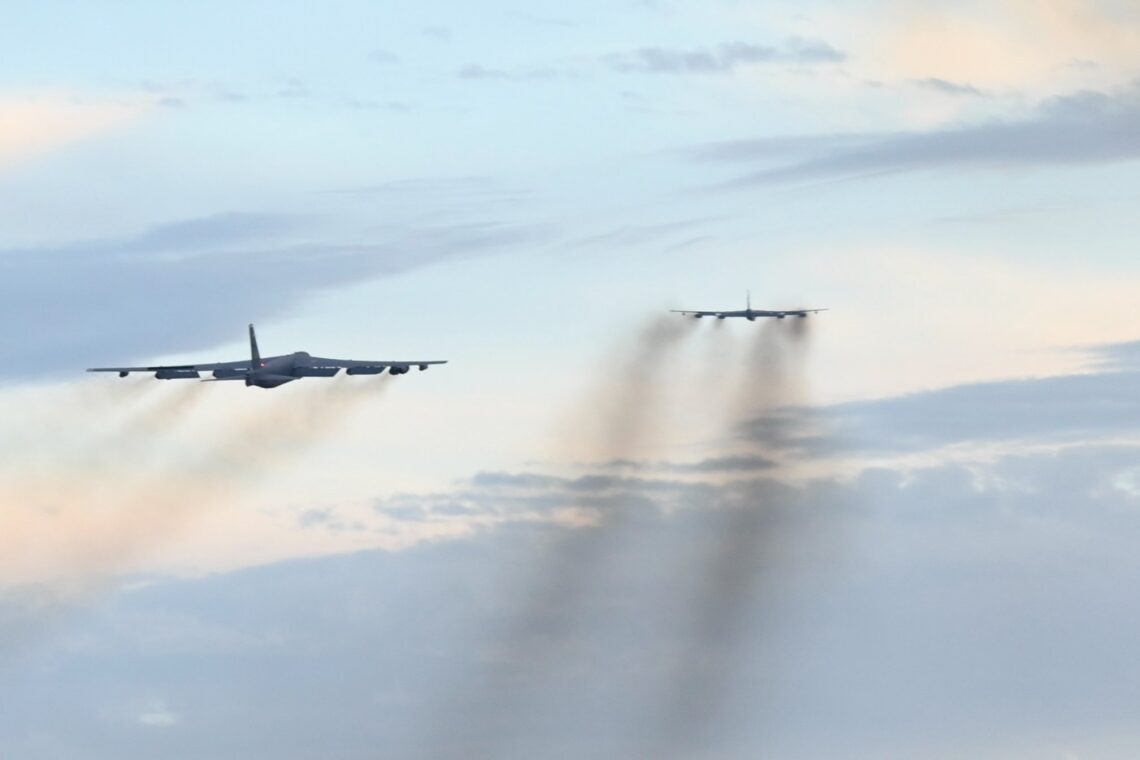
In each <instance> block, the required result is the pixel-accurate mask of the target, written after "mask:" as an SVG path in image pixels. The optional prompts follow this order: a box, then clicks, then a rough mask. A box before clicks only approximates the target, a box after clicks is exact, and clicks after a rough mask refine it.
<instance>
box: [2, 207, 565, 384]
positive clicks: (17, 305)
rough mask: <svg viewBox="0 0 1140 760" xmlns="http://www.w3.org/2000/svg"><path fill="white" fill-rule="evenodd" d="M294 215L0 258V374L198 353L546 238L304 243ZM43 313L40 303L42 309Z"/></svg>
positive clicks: (217, 220)
mask: <svg viewBox="0 0 1140 760" xmlns="http://www.w3.org/2000/svg"><path fill="white" fill-rule="evenodd" d="M302 230H305V231H308V232H309V233H310V234H320V233H319V232H315V231H314V230H313V228H312V225H309V227H306V220H305V219H304V218H303V217H295V216H274V215H256V214H220V215H216V216H213V217H207V218H202V219H194V220H188V221H184V222H177V223H174V224H168V225H160V226H158V227H155V228H152V229H150V230H148V231H145V232H143V233H141V234H139V235H137V236H135V237H132V238H126V239H119V240H96V241H88V242H78V243H68V244H62V245H56V246H52V247H43V248H29V249H6V250H0V323H3V324H7V325H17V324H18V325H23V326H24V327H23V329H21V330H8V331H6V332H5V333H3V334H2V335H0V353H3V355H4V356H5V357H6V361H5V362H4V367H3V369H0V373H2V375H0V376H2V377H6V378H7V379H25V378H33V377H40V376H44V375H50V374H53V373H57V372H68V373H74V372H75V371H77V370H78V369H82V368H83V367H86V366H93V365H95V364H107V363H118V362H127V361H130V360H133V359H137V358H139V357H144V356H149V355H155V354H157V353H160V352H161V353H168V352H177V351H181V350H187V349H201V348H203V347H208V346H209V345H211V344H214V343H217V342H222V341H225V340H228V339H230V338H233V336H234V335H235V333H234V330H235V325H242V324H244V323H245V322H248V321H254V320H258V319H264V318H267V317H273V316H278V315H281V314H284V313H286V312H287V310H288V309H289V308H292V307H293V305H295V304H296V303H297V302H298V301H299V300H301V299H303V298H305V297H306V296H309V295H312V294H315V293H318V292H320V291H323V290H327V289H329V288H335V287H338V286H341V285H345V284H349V283H353V282H359V281H360V280H361V279H367V278H374V277H384V276H390V275H395V274H399V273H401V272H406V271H409V270H411V269H414V268H417V267H422V266H428V265H431V264H436V263H440V262H443V261H447V260H450V259H458V258H465V257H470V256H476V255H483V254H488V253H492V252H495V251H501V250H505V249H509V248H511V247H513V246H517V245H521V244H536V243H540V242H542V241H544V240H548V239H549V237H550V235H551V233H550V230H549V229H547V228H544V227H540V226H535V225H530V226H527V225H512V224H505V223H499V222H495V221H486V222H468V223H455V224H445V225H438V226H419V227H410V226H409V227H404V226H394V225H393V226H386V227H379V228H375V229H372V230H369V231H368V232H367V236H368V238H370V240H369V241H368V242H362V243H361V242H353V243H341V242H335V241H330V242H298V241H299V240H300V241H303V240H304V236H303V234H302ZM45 304H48V305H49V306H46V307H45Z"/></svg>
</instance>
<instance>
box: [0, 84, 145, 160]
mask: <svg viewBox="0 0 1140 760" xmlns="http://www.w3.org/2000/svg"><path fill="white" fill-rule="evenodd" d="M145 112H146V108H145V107H143V106H142V105H141V104H133V105H132V104H124V103H103V102H98V101H95V102H87V101H84V100H83V99H81V98H78V97H68V96H65V95H57V94H51V93H41V94H30V95H26V96H23V97H12V96H8V97H4V98H2V99H0V169H2V168H4V167H5V166H8V165H10V164H14V163H18V162H21V161H26V160H29V159H32V158H35V157H37V156H39V155H42V154H44V153H48V152H50V151H53V150H58V149H59V148H62V147H64V146H66V145H70V144H72V143H75V142H78V141H80V140H84V139H88V138H91V137H93V136H95V135H98V134H101V133H103V132H106V131H108V130H112V129H116V128H119V127H121V126H123V125H125V124H127V123H130V122H131V121H134V120H135V119H137V118H139V117H140V116H142V115H143V114H144V113H145Z"/></svg>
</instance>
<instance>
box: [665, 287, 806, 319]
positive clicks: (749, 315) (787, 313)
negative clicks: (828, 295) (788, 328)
mask: <svg viewBox="0 0 1140 760" xmlns="http://www.w3.org/2000/svg"><path fill="white" fill-rule="evenodd" d="M745 304H746V306H745V308H744V309H743V310H742V311H683V310H681V309H673V312H674V313H675V314H683V315H685V316H686V317H695V318H696V319H700V318H701V317H716V318H717V319H727V318H728V317H743V318H744V319H747V320H748V321H749V322H755V321H756V318H757V317H775V318H776V319H783V318H784V317H800V318H801V319H802V318H804V317H806V316H807V315H808V314H818V313H819V312H821V311H827V309H779V310H777V311H769V310H767V309H753V308H752V294H751V293H749V294H748V296H747V298H746V300H745Z"/></svg>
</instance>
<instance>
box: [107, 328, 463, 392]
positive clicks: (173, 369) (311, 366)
mask: <svg viewBox="0 0 1140 760" xmlns="http://www.w3.org/2000/svg"><path fill="white" fill-rule="evenodd" d="M249 353H250V358H249V359H248V360H245V361H237V362H215V363H213V364H176V365H171V366H165V367H94V368H92V369H89V370H87V371H88V372H118V373H119V377H126V376H127V375H129V374H131V373H132V372H153V373H154V376H155V377H156V378H158V379H159V380H192V379H197V378H198V377H199V374H198V373H200V372H212V373H213V378H212V379H213V380H244V381H245V384H246V385H247V386H249V385H256V386H257V387H259V388H276V387H277V386H279V385H284V384H285V383H291V382H293V381H294V380H297V379H299V378H302V377H332V376H334V375H335V374H336V373H337V372H339V371H340V370H341V369H346V370H347V372H348V374H350V375H379V374H382V373H383V372H384V370H388V373H389V374H391V375H403V374H404V373H406V372H408V371H409V370H410V369H411V368H412V367H419V368H420V370H425V369H427V368H428V366H429V365H432V364H447V362H446V361H415V362H412V361H364V360H360V361H358V360H353V359H322V358H320V357H318V356H310V355H309V354H307V353H305V352H304V351H298V352H296V353H293V354H286V355H285V356H269V357H266V358H264V359H263V358H262V357H261V352H260V351H258V350H257V335H255V334H254V332H253V325H250V326H249Z"/></svg>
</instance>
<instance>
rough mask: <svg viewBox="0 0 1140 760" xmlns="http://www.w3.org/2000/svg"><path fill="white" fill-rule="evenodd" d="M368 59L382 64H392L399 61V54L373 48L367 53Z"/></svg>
mask: <svg viewBox="0 0 1140 760" xmlns="http://www.w3.org/2000/svg"><path fill="white" fill-rule="evenodd" d="M368 60H370V61H372V62H373V63H379V64H381V65H384V66H394V65H396V64H397V63H399V62H400V56H398V55H396V54H395V53H393V52H392V51H390V50H380V49H377V50H373V51H372V52H371V53H369V54H368Z"/></svg>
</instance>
